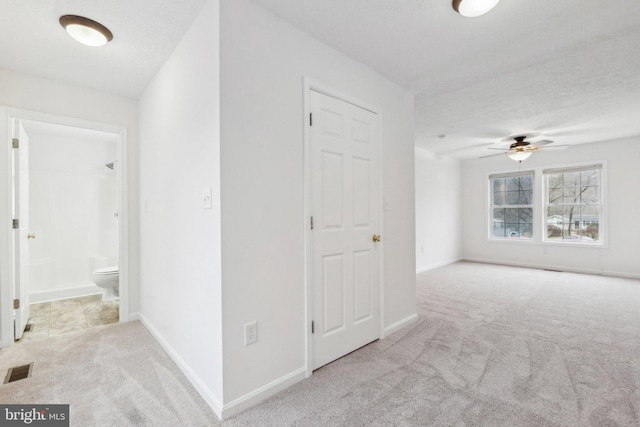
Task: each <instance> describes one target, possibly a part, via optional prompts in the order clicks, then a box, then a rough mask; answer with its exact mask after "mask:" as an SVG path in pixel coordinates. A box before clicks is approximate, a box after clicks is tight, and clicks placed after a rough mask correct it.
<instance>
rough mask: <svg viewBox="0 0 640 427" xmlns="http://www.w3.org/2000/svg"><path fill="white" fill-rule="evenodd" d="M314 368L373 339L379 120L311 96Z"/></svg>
mask: <svg viewBox="0 0 640 427" xmlns="http://www.w3.org/2000/svg"><path fill="white" fill-rule="evenodd" d="M310 102H311V112H312V114H313V125H312V126H311V128H310V144H309V145H310V151H311V152H310V158H311V173H310V176H311V214H312V216H313V217H314V223H315V224H317V226H316V227H314V230H313V231H312V245H311V246H312V255H311V259H312V261H311V280H312V283H311V287H312V293H313V320H314V323H315V326H316V327H315V333H314V335H313V368H314V369H316V368H318V367H320V366H323V365H325V364H327V363H329V362H331V361H333V360H335V359H337V358H339V357H342V356H344V355H345V354H347V353H350V352H351V351H353V350H356V349H358V348H359V347H361V346H363V345H365V344H367V343H369V342H371V341H374V340H376V339H378V338H379V336H380V290H379V284H380V277H379V276H380V265H379V264H380V251H379V248H378V247H377V246H376V245H379V243H374V242H373V241H372V236H373V235H374V234H378V233H379V224H380V219H379V208H378V207H379V201H378V200H379V197H378V188H379V185H378V183H379V175H378V174H379V170H378V145H379V137H378V132H379V118H378V116H377V115H376V114H375V113H372V112H370V111H367V110H365V109H362V108H360V107H357V106H355V105H353V104H350V103H347V102H344V101H341V100H338V99H336V98H332V97H330V96H327V95H323V94H320V93H318V92H315V91H311V92H310Z"/></svg>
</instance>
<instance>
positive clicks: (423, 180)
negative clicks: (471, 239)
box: [415, 148, 462, 272]
mask: <svg viewBox="0 0 640 427" xmlns="http://www.w3.org/2000/svg"><path fill="white" fill-rule="evenodd" d="M415 162H416V271H417V272H422V271H427V270H429V269H432V268H436V267H439V266H442V265H446V264H450V263H452V262H455V261H458V260H459V259H460V253H461V237H462V222H461V218H462V216H461V215H462V209H461V208H462V198H461V191H462V185H461V175H460V174H461V169H460V161H459V160H456V159H453V158H451V157H447V156H439V155H436V154H434V153H432V152H430V151H427V150H424V149H421V148H416V159H415Z"/></svg>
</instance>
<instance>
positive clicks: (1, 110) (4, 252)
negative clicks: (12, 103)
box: [0, 106, 130, 348]
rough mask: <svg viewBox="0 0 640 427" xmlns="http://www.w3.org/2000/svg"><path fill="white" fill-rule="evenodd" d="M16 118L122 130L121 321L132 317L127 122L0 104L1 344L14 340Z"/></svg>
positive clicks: (96, 128) (116, 131)
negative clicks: (13, 168) (13, 142)
mask: <svg viewBox="0 0 640 427" xmlns="http://www.w3.org/2000/svg"><path fill="white" fill-rule="evenodd" d="M13 119H18V120H34V121H40V122H47V123H54V124H60V125H67V126H74V127H79V128H86V129H91V130H99V131H105V132H112V133H115V134H118V136H119V142H118V154H119V157H120V158H119V161H120V173H119V179H120V182H119V188H120V200H119V203H120V206H119V236H118V237H119V245H120V251H119V252H120V253H119V270H120V273H119V279H120V322H127V321H129V313H130V308H129V307H130V306H129V304H130V289H129V265H128V261H129V239H128V235H129V206H128V199H129V194H128V191H127V189H128V171H129V166H128V157H127V147H128V143H127V129H126V128H125V127H124V126H119V125H112V124H107V123H100V122H94V121H89V120H83V119H77V118H73V117H66V116H59V115H55V114H48V113H41V112H37V111H30V110H23V109H18V108H11V107H5V106H0V135H2V137H1V138H0V141H1V142H0V143H1V144H2V145H4V149H3V148H0V170H4V171H5V173H4V174H2V175H0V242H2V244H0V301H1V302H0V348H5V347H9V346H11V345H12V344H13V302H12V300H11V295H12V287H13V269H12V268H11V266H12V265H13V264H12V263H13V252H14V248H13V239H11V232H12V229H11V224H10V223H11V220H12V218H11V215H12V213H11V191H12V190H11V185H12V182H11V154H12V153H11V150H12V148H11V144H10V141H11V138H12V135H11V122H12V120H13Z"/></svg>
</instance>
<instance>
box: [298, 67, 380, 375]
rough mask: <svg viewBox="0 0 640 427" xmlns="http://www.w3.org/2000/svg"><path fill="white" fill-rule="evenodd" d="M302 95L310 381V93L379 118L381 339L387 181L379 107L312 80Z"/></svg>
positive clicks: (306, 79)
mask: <svg viewBox="0 0 640 427" xmlns="http://www.w3.org/2000/svg"><path fill="white" fill-rule="evenodd" d="M302 89H303V90H302V93H303V105H304V107H303V117H302V123H303V126H302V128H303V132H304V135H303V142H304V148H303V159H304V160H303V161H304V165H303V169H304V218H303V227H304V230H305V231H304V252H305V257H304V273H305V274H304V279H305V280H304V295H305V302H306V304H305V310H304V334H305V335H304V336H305V367H306V376H307V378H309V377H310V376H311V375H312V374H313V336H312V334H311V321H312V320H313V319H312V313H313V289H311V286H312V284H313V277H312V273H313V271H312V268H311V266H312V265H313V262H312V255H313V250H312V248H313V233H312V232H311V230H310V226H309V225H310V224H309V220H310V217H311V135H310V129H309V114H310V113H311V99H310V98H311V96H310V91H312V90H313V91H315V92H319V93H321V94H323V95H326V96H329V97H332V98H336V99H338V100H340V101H344V102H346V103H349V104H352V105H355V106H356V107H359V108H362V109H365V110H367V111H370V112H372V113H374V114H376V115H377V116H378V120H379V127H378V138H379V143H378V194H379V200H378V205H379V206H378V216H379V224H380V225H379V227H380V234H381V235H382V236H383V239H382V241H381V242H380V243H379V252H380V255H379V256H380V266H379V267H380V268H379V270H378V274H379V276H380V277H379V282H378V283H379V288H380V289H379V293H380V339H383V338H384V337H385V335H384V202H383V201H384V193H383V189H384V185H383V184H384V180H383V176H384V173H383V170H384V169H383V163H384V159H383V157H382V148H383V144H384V139H383V138H382V136H383V132H382V114H381V112H380V110H379V109H378V108H377V107H374V106H372V105H370V104H367V103H366V102H363V101H361V100H359V99H357V98H355V97H353V96H351V95H348V94H345V93H344V92H342V91H339V90H337V89H334V88H333V87H331V86H328V85H325V84H323V83H321V82H319V81H317V80H314V79H312V78H310V77H307V76H305V77H303V78H302Z"/></svg>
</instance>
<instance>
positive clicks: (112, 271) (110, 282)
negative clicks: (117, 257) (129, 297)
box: [93, 265, 119, 301]
mask: <svg viewBox="0 0 640 427" xmlns="http://www.w3.org/2000/svg"><path fill="white" fill-rule="evenodd" d="M118 273H119V271H118V266H117V265H116V266H113V267H105V268H98V269H97V270H96V271H94V272H93V281H94V282H95V284H96V285H98V286H100V287H101V288H103V292H102V301H114V300H117V299H118V284H119V282H118Z"/></svg>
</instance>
